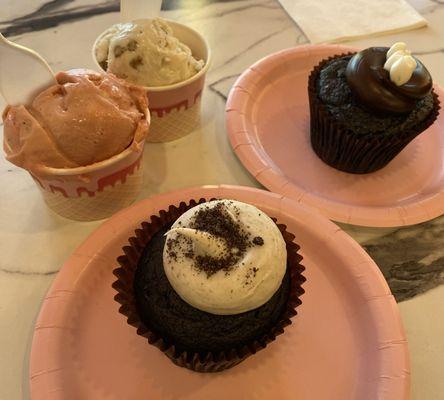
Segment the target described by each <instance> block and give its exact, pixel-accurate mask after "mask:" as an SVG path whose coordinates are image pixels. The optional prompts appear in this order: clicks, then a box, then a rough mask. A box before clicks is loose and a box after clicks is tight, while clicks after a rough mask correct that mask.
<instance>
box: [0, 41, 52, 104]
mask: <svg viewBox="0 0 444 400" xmlns="http://www.w3.org/2000/svg"><path fill="white" fill-rule="evenodd" d="M56 83H57V81H56V80H55V77H54V73H53V72H52V70H51V67H50V66H49V65H48V63H47V62H46V61H45V60H44V59H43V58H42V57H41V56H40V55H39V54H38V53H36V52H35V51H33V50H31V49H28V48H26V47H24V46H20V45H18V44H16V43H12V42H10V41H9V40H6V39H5V37H4V36H3V35H2V34H1V33H0V92H1V93H2V95H3V97H4V98H5V100H6V101H7V102H8V104H10V105H18V104H29V103H31V101H32V100H33V98H34V97H35V96H36V95H37V94H38V93H39V92H40V91H41V90H42V89H45V88H46V87H48V86H50V85H53V84H56Z"/></svg>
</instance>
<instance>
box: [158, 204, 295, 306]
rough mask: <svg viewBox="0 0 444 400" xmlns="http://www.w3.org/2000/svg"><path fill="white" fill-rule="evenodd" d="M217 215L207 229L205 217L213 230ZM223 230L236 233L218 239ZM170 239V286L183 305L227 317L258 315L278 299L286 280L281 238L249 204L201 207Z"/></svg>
mask: <svg viewBox="0 0 444 400" xmlns="http://www.w3.org/2000/svg"><path fill="white" fill-rule="evenodd" d="M214 212H216V213H218V214H214V215H215V216H216V217H214V224H213V223H210V224H209V226H208V229H207V228H206V227H205V225H204V224H202V223H200V221H201V219H202V218H201V217H202V216H204V219H205V218H206V221H207V222H206V223H207V224H208V221H212V218H213V215H212V214H211V213H214ZM205 213H206V214H207V215H206V216H205ZM221 216H223V218H222V220H221V218H220V217H221ZM217 217H219V218H217ZM220 225H223V227H222V228H221V229H220V230H221V232H222V231H224V229H225V232H226V231H227V229H226V228H225V225H226V226H228V228H229V229H228V232H230V229H231V231H232V232H233V233H232V234H231V235H230V236H227V235H225V236H224V234H221V235H219V234H218V226H220ZM166 236H167V239H166V243H165V247H164V252H163V263H164V269H165V273H166V275H167V277H168V280H169V282H170V283H171V285H172V287H173V288H174V290H175V291H176V292H177V294H178V295H179V296H180V297H181V298H182V299H183V300H184V301H186V302H187V303H188V304H190V305H191V306H193V307H195V308H198V309H200V310H202V311H206V312H209V313H212V314H218V315H227V314H239V313H242V312H246V311H249V310H253V309H256V308H258V307H260V306H261V305H263V304H264V303H266V302H267V301H268V300H269V299H270V298H271V297H272V296H273V294H274V293H275V292H276V291H277V289H278V288H279V287H280V285H281V283H282V279H283V277H284V275H285V271H286V265H287V250H286V245H285V241H284V239H283V237H282V234H281V232H280V231H279V229H278V227H277V226H276V224H275V223H274V222H273V220H272V219H271V218H270V217H268V216H267V215H266V214H265V213H264V212H262V211H260V210H259V209H257V208H256V207H254V206H252V205H249V204H245V203H241V202H239V201H235V200H215V201H211V202H207V203H202V204H200V205H197V206H196V207H193V208H192V209H190V210H188V211H187V212H185V213H184V214H183V215H182V216H181V217H180V218H179V219H178V220H177V221H176V222H175V223H174V224H173V226H172V227H171V229H170V231H169V232H168V233H167V234H166ZM206 263H207V264H208V265H206Z"/></svg>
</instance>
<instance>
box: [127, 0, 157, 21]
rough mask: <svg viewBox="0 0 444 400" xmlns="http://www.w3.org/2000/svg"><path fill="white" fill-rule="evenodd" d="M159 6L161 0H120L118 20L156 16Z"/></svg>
mask: <svg viewBox="0 0 444 400" xmlns="http://www.w3.org/2000/svg"><path fill="white" fill-rule="evenodd" d="M161 6H162V0H120V21H121V22H131V21H134V20H136V19H141V18H155V17H158V16H159V14H160V8H161Z"/></svg>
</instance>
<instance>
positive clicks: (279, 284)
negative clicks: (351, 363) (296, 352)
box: [113, 200, 305, 372]
mask: <svg viewBox="0 0 444 400" xmlns="http://www.w3.org/2000/svg"><path fill="white" fill-rule="evenodd" d="M285 229H286V228H285V226H284V225H280V224H276V223H275V222H274V221H273V220H272V219H271V218H270V217H268V216H267V215H266V214H265V213H264V212H262V211H260V210H259V209H257V208H256V207H254V206H251V205H249V204H245V203H241V202H238V201H234V200H216V201H210V202H205V201H203V200H202V201H201V203H200V204H198V205H197V203H196V202H194V201H191V202H190V203H189V204H188V205H186V204H185V203H181V204H180V206H179V207H176V206H170V208H169V210H168V211H161V212H160V214H159V217H157V216H155V217H152V218H151V221H150V222H145V223H143V224H142V228H141V229H139V230H136V236H135V237H133V238H131V239H130V244H131V246H127V247H124V251H125V256H121V257H119V259H118V261H119V263H120V265H121V267H120V268H118V269H116V270H115V271H114V273H115V274H116V276H118V278H119V279H118V280H117V281H116V282H115V283H114V285H113V286H114V287H115V288H116V289H117V290H118V292H119V294H118V295H117V296H116V300H117V301H119V302H120V303H121V304H122V307H121V310H120V311H121V312H122V313H123V314H125V315H126V316H127V317H128V323H130V324H131V325H134V326H136V327H137V328H138V333H139V334H141V335H143V336H145V337H147V338H148V340H149V342H150V343H151V344H154V345H156V346H157V347H158V348H159V349H161V350H162V351H163V352H164V353H165V354H166V355H167V356H168V357H169V358H170V359H171V360H172V361H173V362H175V363H176V364H177V365H180V366H183V367H186V368H189V369H192V370H195V371H199V372H216V371H221V370H223V369H226V368H230V367H232V366H234V365H236V364H238V363H239V362H241V361H242V360H244V359H245V358H247V357H248V356H250V355H252V354H254V353H256V352H257V351H259V350H261V349H263V348H265V346H266V345H267V344H268V343H269V342H271V341H273V340H274V339H275V338H276V336H277V335H279V334H280V333H282V332H283V329H284V327H285V326H287V325H288V324H290V323H291V322H290V318H291V317H293V316H294V315H295V314H296V311H295V308H296V307H297V306H298V305H299V304H301V301H300V300H299V296H300V295H301V294H302V293H303V289H302V288H301V284H302V283H303V282H304V281H305V279H304V278H303V276H302V275H301V272H302V271H303V267H302V266H301V265H300V264H299V262H300V260H301V259H302V257H301V256H300V255H299V254H298V253H297V251H298V249H299V246H297V245H296V244H295V243H293V239H294V235H292V234H290V233H288V232H286V230H285Z"/></svg>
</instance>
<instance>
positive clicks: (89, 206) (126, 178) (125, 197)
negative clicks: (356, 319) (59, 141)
mask: <svg viewBox="0 0 444 400" xmlns="http://www.w3.org/2000/svg"><path fill="white" fill-rule="evenodd" d="M144 143H145V139H144V140H142V141H140V142H139V143H133V144H132V145H131V146H130V147H128V148H127V149H125V150H124V151H123V152H122V153H119V154H117V155H115V156H113V157H111V158H109V159H107V160H104V161H101V162H97V163H95V164H92V165H88V166H85V167H77V168H49V167H44V168H42V169H41V170H39V171H38V173H37V172H36V171H32V172H30V174H31V176H32V177H33V179H34V181H35V182H36V184H37V186H38V188H39V189H40V191H41V193H42V195H43V198H44V200H45V202H46V204H47V205H48V206H49V207H50V208H51V209H52V210H53V211H55V212H56V213H57V214H59V215H61V216H63V217H66V218H69V219H74V220H78V221H94V220H98V219H103V218H107V217H109V216H111V215H112V214H114V213H115V212H117V211H118V210H120V209H122V208H124V207H127V206H129V205H130V204H131V203H132V202H133V201H134V200H135V199H136V197H137V195H138V194H139V193H140V190H141V188H142V183H143V163H142V157H143V147H144Z"/></svg>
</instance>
